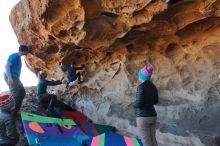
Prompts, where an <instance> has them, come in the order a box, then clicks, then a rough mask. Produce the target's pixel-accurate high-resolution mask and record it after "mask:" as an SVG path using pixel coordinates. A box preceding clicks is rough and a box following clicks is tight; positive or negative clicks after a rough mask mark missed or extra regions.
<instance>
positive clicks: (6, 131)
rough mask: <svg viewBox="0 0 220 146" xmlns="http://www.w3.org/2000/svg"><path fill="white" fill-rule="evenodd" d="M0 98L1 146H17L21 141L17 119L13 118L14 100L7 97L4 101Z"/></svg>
mask: <svg viewBox="0 0 220 146" xmlns="http://www.w3.org/2000/svg"><path fill="white" fill-rule="evenodd" d="M2 98H3V97H2V96H0V146H15V144H16V143H17V142H18V140H19V135H18V131H17V129H16V125H15V117H13V116H12V114H11V113H12V111H13V109H14V98H13V97H12V96H7V98H5V99H3V100H2Z"/></svg>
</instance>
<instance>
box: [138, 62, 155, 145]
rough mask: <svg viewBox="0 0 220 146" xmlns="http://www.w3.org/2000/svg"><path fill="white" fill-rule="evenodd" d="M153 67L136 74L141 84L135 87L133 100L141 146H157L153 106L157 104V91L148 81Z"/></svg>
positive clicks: (146, 67)
mask: <svg viewBox="0 0 220 146" xmlns="http://www.w3.org/2000/svg"><path fill="white" fill-rule="evenodd" d="M152 73H153V67H151V66H145V67H144V68H142V69H140V70H139V72H138V77H139V80H140V81H141V82H142V83H141V84H140V85H139V86H138V87H137V92H136V100H135V105H134V107H135V115H136V122H137V130H138V136H139V138H140V139H141V141H142V143H143V146H157V141H156V120H157V113H156V111H155V108H154V104H156V103H157V102H158V91H157V88H156V86H155V85H154V84H153V83H152V82H151V81H150V79H151V76H152Z"/></svg>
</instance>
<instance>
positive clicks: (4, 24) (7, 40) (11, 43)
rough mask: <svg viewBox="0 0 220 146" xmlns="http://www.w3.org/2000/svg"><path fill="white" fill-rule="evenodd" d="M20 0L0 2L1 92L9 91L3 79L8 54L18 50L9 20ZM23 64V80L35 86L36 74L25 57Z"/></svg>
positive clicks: (26, 84)
mask: <svg viewBox="0 0 220 146" xmlns="http://www.w3.org/2000/svg"><path fill="white" fill-rule="evenodd" d="M18 2H19V0H2V1H1V2H0V44H1V45H0V58H1V63H0V92H2V91H7V90H8V86H7V85H6V83H5V81H4V79H3V73H4V70H5V68H4V66H5V63H6V60H7V58H8V56H9V55H10V54H11V53H14V52H17V50H18V47H19V44H18V42H17V38H16V35H15V34H14V31H13V29H12V26H11V24H10V22H9V15H10V11H11V9H12V8H13V6H14V5H16V3H18ZM22 61H23V64H22V65H23V66H22V71H21V78H20V79H21V81H22V83H23V84H24V86H35V85H36V84H37V78H36V76H35V75H34V74H33V73H32V72H31V71H30V70H29V69H28V68H27V67H26V65H25V63H24V60H23V57H22Z"/></svg>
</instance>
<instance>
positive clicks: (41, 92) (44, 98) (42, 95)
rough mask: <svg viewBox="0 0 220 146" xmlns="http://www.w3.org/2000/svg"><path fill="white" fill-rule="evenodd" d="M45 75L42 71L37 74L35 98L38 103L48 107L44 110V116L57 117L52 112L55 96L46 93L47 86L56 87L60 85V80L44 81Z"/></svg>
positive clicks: (54, 112) (53, 111)
mask: <svg viewBox="0 0 220 146" xmlns="http://www.w3.org/2000/svg"><path fill="white" fill-rule="evenodd" d="M46 77H47V74H46V73H45V72H43V71H39V72H38V78H39V82H38V85H37V98H38V101H39V103H40V104H41V105H42V106H43V107H45V105H48V103H49V105H48V106H47V108H46V111H45V112H46V114H47V115H51V116H54V115H55V116H58V115H57V113H56V111H55V110H54V104H55V103H56V100H57V96H56V95H54V94H49V93H47V86H56V85H60V84H62V82H61V81H60V80H57V81H54V80H51V81H49V80H46Z"/></svg>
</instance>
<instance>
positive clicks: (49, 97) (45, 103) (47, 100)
mask: <svg viewBox="0 0 220 146" xmlns="http://www.w3.org/2000/svg"><path fill="white" fill-rule="evenodd" d="M38 99H39V102H40V104H41V106H42V107H44V108H45V109H48V110H50V111H52V110H53V107H54V104H55V103H56V101H57V96H56V95H54V94H48V93H45V94H41V95H40V96H38Z"/></svg>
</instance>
